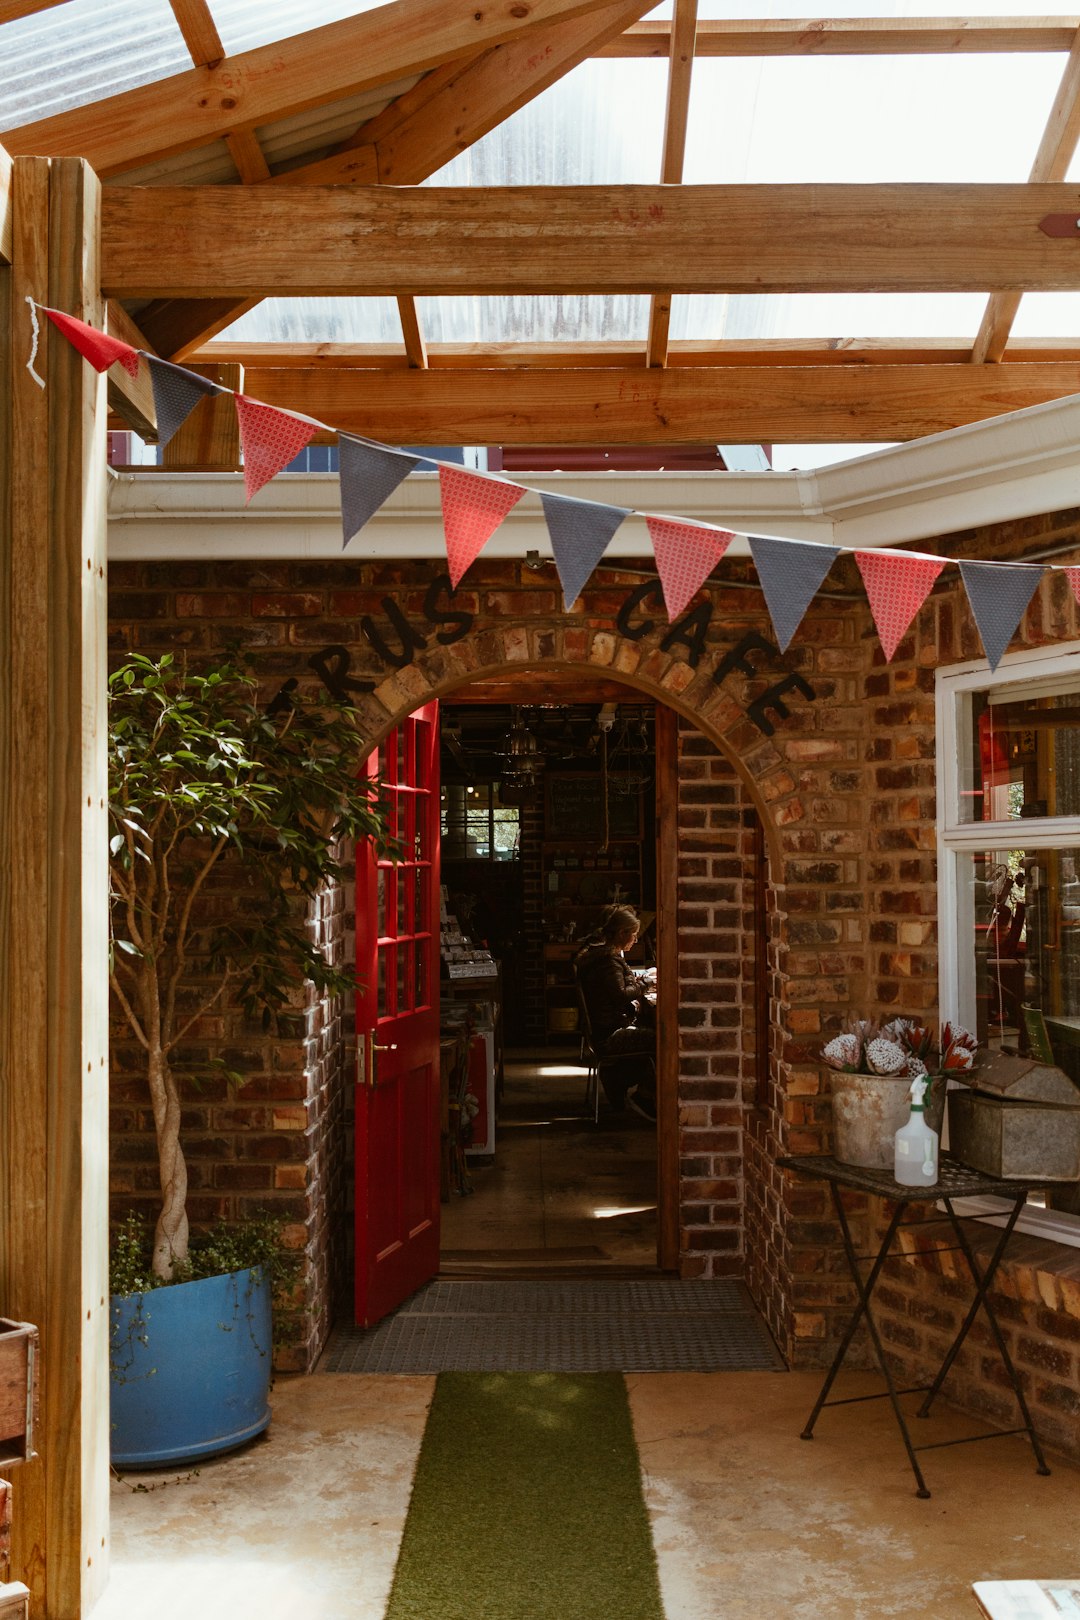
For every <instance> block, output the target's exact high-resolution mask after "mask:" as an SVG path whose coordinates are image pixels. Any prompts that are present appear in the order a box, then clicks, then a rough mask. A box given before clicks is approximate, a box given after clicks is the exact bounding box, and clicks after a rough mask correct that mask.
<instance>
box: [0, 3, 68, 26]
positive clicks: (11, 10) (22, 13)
mask: <svg viewBox="0 0 1080 1620" xmlns="http://www.w3.org/2000/svg"><path fill="white" fill-rule="evenodd" d="M59 4H60V0H0V23H6V22H14V21H15V19H16V18H17V17H32V16H33V15H34V13H35V12H38V11H51V10H52V8H53V6H58V5H59Z"/></svg>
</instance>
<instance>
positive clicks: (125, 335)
mask: <svg viewBox="0 0 1080 1620" xmlns="http://www.w3.org/2000/svg"><path fill="white" fill-rule="evenodd" d="M105 328H106V331H107V332H108V333H109V335H110V337H117V338H119V339H120V341H121V342H122V343H130V344H131V347H132V348H133V349H144V350H146V351H148V352H149V353H151V354H152V353H153V352H154V351H153V349H152V348H151V347H150V344H149V343H148V342H147V340H146V338H145V337H144V336H143V334H142V332H141V331H140V330H139V328H138V327H137V326H136V325H135V322H134V321H133V320H132V319H131V316H130V315H129V314H128V313H127V311H126V310H125V309H124V307H123V305H122V304H118V303H116V301H115V300H114V299H110V300H109V303H108V304H107V305H106V308H105ZM108 392H109V409H110V411H113V412H115V414H116V415H117V416H119V417H121V418H122V420H123V421H124V423H125V425H126V426H127V427H130V428H134V430H135V432H136V433H138V434H139V435H140V436H141V437H142V438H144V439H147V440H149V441H150V442H151V443H153V442H155V441H156V439H157V410H156V408H155V406H154V388H153V384H152V383H151V381H150V374H149V370H148V368H147V367H146V366H140V367H139V373H138V376H136V377H129V376H128V374H127V372H126V371H125V370H124V368H123V366H110V367H109V371H108Z"/></svg>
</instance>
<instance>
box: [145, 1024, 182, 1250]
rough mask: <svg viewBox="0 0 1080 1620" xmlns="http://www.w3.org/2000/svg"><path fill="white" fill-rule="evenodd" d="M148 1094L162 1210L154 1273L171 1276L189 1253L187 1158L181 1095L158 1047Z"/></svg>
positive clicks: (156, 1230)
mask: <svg viewBox="0 0 1080 1620" xmlns="http://www.w3.org/2000/svg"><path fill="white" fill-rule="evenodd" d="M148 1078H149V1081H150V1095H151V1097H152V1099H153V1104H154V1127H155V1130H156V1132H157V1149H158V1174H159V1176H160V1178H161V1214H160V1215H159V1216H158V1219H157V1226H156V1227H155V1228H154V1261H153V1266H154V1275H155V1276H157V1277H165V1278H168V1277H171V1276H172V1275H173V1269H174V1267H175V1266H177V1265H179V1264H182V1263H183V1262H184V1261H185V1260H186V1259H187V1254H188V1218H187V1184H188V1177H187V1162H186V1160H185V1159H184V1153H183V1149H182V1148H181V1146H180V1098H179V1096H178V1094H177V1089H176V1082H175V1080H174V1079H173V1075H172V1070H171V1069H170V1067H169V1061H168V1059H167V1058H166V1057H165V1055H164V1053H163V1052H162V1051H161V1050H160V1048H159V1047H152V1048H151V1050H150V1054H149V1059H148Z"/></svg>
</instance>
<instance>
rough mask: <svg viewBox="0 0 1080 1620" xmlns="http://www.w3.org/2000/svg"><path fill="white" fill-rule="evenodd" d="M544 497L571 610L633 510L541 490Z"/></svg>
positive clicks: (555, 553) (552, 543)
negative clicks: (546, 492)
mask: <svg viewBox="0 0 1080 1620" xmlns="http://www.w3.org/2000/svg"><path fill="white" fill-rule="evenodd" d="M540 500H541V502H542V504H543V508H544V517H545V518H546V519H547V526H548V534H550V536H551V549H552V551H553V553H554V555H555V566H556V568H557V569H558V570H559V579H560V580H561V581H562V588H563V606H564V607H565V609H566V611H567V612H568V613H569V611H570V609H571V608H572V607H573V605H574V603H575V602H576V601H577V599H578V597H579V596H580V595H581V591H582V587H583V586H584V584H585V581H586V580H587V579H588V577H589V575H590V574H591V573H592V571H593V569H594V568H595V567H596V565H597V563H598V562H599V561H600V558H601V557H602V556H603V555H604V552H605V551H606V550H607V546H608V541H609V540H610V539H611V537H612V535H613V534H614V533H615V530H616V529H617V528H618V527H619V524H620V523H622V522H623V521H624V519H626V518H628V517H629V516H630V510H631V509H630V508H629V507H626V506H605V505H604V503H603V502H602V501H575V500H573V499H571V497H570V496H569V495H545V494H543V493H541V496H540Z"/></svg>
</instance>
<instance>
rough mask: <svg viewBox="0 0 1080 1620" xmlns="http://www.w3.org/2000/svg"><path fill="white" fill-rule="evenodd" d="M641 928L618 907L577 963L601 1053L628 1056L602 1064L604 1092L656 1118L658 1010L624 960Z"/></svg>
mask: <svg viewBox="0 0 1080 1620" xmlns="http://www.w3.org/2000/svg"><path fill="white" fill-rule="evenodd" d="M640 928H641V924H640V923H639V921H638V919H637V916H636V915H635V914H634V912H632V911H630V910H628V909H627V908H625V907H623V906H617V907H615V908H613V909H612V910H611V911H609V912H608V914H607V916H606V917H605V919H604V921H603V923H602V925H601V928H600V937H599V938H598V939H597V940H594V941H593V942H592V943H590V944H588V945H586V947H585V949H584V950H582V951H581V952H579V954H578V956H577V958H576V959H575V967H576V970H577V976H578V983H579V984H580V986H581V993H582V996H583V997H584V1000H585V1006H586V1009H587V1011H588V1014H589V1025H590V1028H591V1031H592V1040H593V1049H594V1050H595V1052H596V1055H597V1057H602V1058H610V1057H619V1058H625V1059H626V1061H625V1063H618V1064H615V1063H605V1064H604V1065H603V1066H602V1068H601V1071H600V1072H601V1079H602V1081H603V1086H604V1095H605V1096H606V1097H607V1099H608V1102H609V1103H610V1104H611V1106H612V1107H613V1108H622V1107H623V1106H624V1104H625V1105H626V1106H627V1107H629V1108H632V1109H633V1110H634V1112H635V1113H637V1114H640V1115H641V1116H642V1117H643V1118H644V1119H648V1120H652V1121H654V1122H655V1120H656V1020H655V1014H654V1009H653V1005H652V1003H651V1001H649V999H648V997H647V995H646V993H645V988H646V987H645V984H644V981H643V980H641V979H639V978H638V976H637V974H636V973H635V972H634V971H633V969H632V968H631V967H630V966H629V965H628V964H627V962H626V960H625V952H626V951H628V950H629V949H630V948H631V946H632V945H633V944H634V941H635V940H636V939H637V937H638V933H639V931H640Z"/></svg>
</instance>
